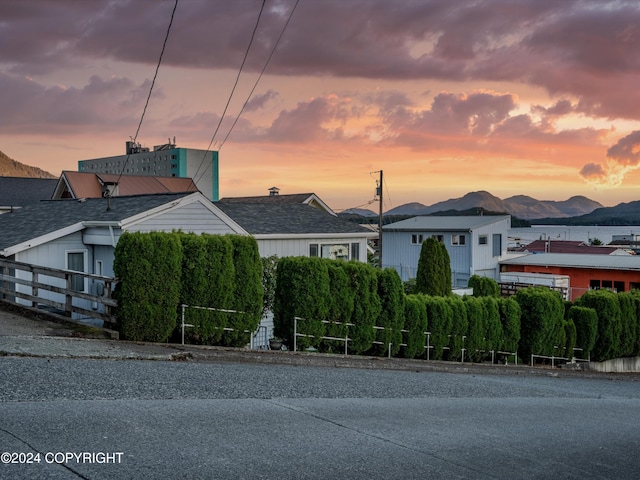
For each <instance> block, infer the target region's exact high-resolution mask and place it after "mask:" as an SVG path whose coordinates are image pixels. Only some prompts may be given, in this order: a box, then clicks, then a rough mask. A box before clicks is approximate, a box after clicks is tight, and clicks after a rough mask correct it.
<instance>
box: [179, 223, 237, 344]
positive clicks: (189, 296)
mask: <svg viewBox="0 0 640 480" xmlns="http://www.w3.org/2000/svg"><path fill="white" fill-rule="evenodd" d="M179 238H180V242H181V244H182V251H183V256H182V291H181V293H180V303H181V304H186V305H189V306H191V307H194V306H197V307H207V308H216V309H232V308H233V298H234V289H235V278H234V277H235V270H234V266H233V245H232V243H231V240H230V239H229V237H227V236H219V235H195V234H184V233H183V234H179ZM230 315H232V314H229V313H225V312H220V311H212V310H203V309H200V308H186V309H185V323H186V324H190V325H193V327H189V328H187V329H185V339H187V340H188V341H189V342H190V343H201V344H205V345H212V344H216V343H218V342H219V341H220V339H221V338H222V334H223V330H222V329H223V328H224V327H226V326H227V324H228V322H229V316H230Z"/></svg>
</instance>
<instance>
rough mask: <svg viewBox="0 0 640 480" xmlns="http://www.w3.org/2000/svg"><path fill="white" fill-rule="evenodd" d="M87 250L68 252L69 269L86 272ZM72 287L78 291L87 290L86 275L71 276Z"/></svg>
mask: <svg viewBox="0 0 640 480" xmlns="http://www.w3.org/2000/svg"><path fill="white" fill-rule="evenodd" d="M85 255H86V250H81V251H68V252H67V270H72V271H74V272H83V273H84V264H85ZM71 288H72V289H73V290H75V291H77V292H84V291H85V277H83V276H81V275H72V276H71Z"/></svg>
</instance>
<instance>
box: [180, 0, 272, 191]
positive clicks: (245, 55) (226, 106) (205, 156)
mask: <svg viewBox="0 0 640 480" xmlns="http://www.w3.org/2000/svg"><path fill="white" fill-rule="evenodd" d="M265 3H266V0H262V6H261V7H260V13H258V20H257V21H256V25H255V27H253V32H252V33H251V40H250V41H249V45H248V46H247V50H246V51H245V53H244V58H243V59H242V64H241V65H240V69H239V70H238V75H237V76H236V81H235V83H234V84H233V88H232V89H231V94H230V95H229V98H228V99H227V104H226V105H225V107H224V110H223V112H222V115H221V116H220V120H219V121H218V125H217V126H216V129H215V131H214V132H213V136H212V137H211V141H210V142H209V145H208V146H207V149H206V152H205V154H204V155H203V156H202V161H201V162H200V165H198V169H197V170H196V173H195V174H194V176H193V177H192V178H191V182H192V183H193V184H194V186H195V181H194V178H196V177H197V176H198V173H199V172H200V169H201V168H202V166H203V165H204V161H205V160H206V158H207V153H208V151H209V149H210V148H211V145H213V141H214V140H215V138H216V135H217V134H218V130H219V129H220V125H221V124H222V120H223V119H224V116H225V114H226V113H227V109H228V108H229V104H230V103H231V98H232V97H233V93H234V92H235V90H236V87H237V86H238V81H239V80H240V75H241V74H242V69H243V68H244V64H245V62H246V61H247V57H248V56H249V50H251V45H253V40H254V38H255V36H256V31H257V30H258V25H259V24H260V18H261V17H262V12H263V11H264V6H265ZM202 174H203V175H204V172H202Z"/></svg>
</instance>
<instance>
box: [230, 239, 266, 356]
mask: <svg viewBox="0 0 640 480" xmlns="http://www.w3.org/2000/svg"><path fill="white" fill-rule="evenodd" d="M227 237H228V238H229V239H230V241H231V245H232V247H233V271H234V274H235V275H234V279H235V282H234V287H235V288H234V292H233V302H232V305H233V308H232V310H235V311H236V312H237V313H230V314H229V320H228V322H227V326H228V327H230V328H233V331H226V332H224V334H223V335H222V339H221V342H222V344H223V345H227V346H231V347H242V346H245V345H246V344H248V343H249V341H250V338H251V334H252V333H253V332H254V331H255V330H256V329H257V328H258V325H260V319H261V318H262V307H263V293H264V292H263V289H262V275H263V272H262V261H261V260H260V253H259V252H258V242H256V239H255V238H253V237H248V236H244V235H227Z"/></svg>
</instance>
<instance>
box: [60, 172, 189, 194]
mask: <svg viewBox="0 0 640 480" xmlns="http://www.w3.org/2000/svg"><path fill="white" fill-rule="evenodd" d="M114 182H117V183H118V194H117V196H126V195H149V194H154V193H181V192H196V191H197V190H198V189H197V187H196V186H195V183H193V180H191V179H190V178H180V177H153V176H144V175H117V174H114V173H93V172H73V171H64V172H62V175H61V176H60V180H59V182H58V187H57V188H56V192H61V190H62V189H61V186H62V185H66V186H68V188H69V190H70V191H71V192H72V194H73V197H74V198H100V197H102V189H103V187H102V184H103V183H114Z"/></svg>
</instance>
